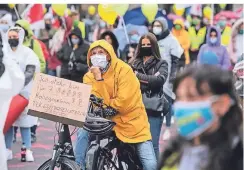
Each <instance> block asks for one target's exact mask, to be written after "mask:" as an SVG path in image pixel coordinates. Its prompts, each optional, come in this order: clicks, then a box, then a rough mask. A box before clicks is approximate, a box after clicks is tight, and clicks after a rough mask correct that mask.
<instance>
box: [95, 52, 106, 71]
mask: <svg viewBox="0 0 244 170" xmlns="http://www.w3.org/2000/svg"><path fill="white" fill-rule="evenodd" d="M91 63H92V65H93V66H95V67H100V68H101V69H102V70H104V69H106V67H107V65H108V61H107V56H106V55H104V54H95V55H92V56H91Z"/></svg>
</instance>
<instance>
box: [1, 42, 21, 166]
mask: <svg viewBox="0 0 244 170" xmlns="http://www.w3.org/2000/svg"><path fill="white" fill-rule="evenodd" d="M24 81H25V77H24V74H23V72H22V71H21V69H20V67H19V66H18V65H17V63H16V62H15V61H13V60H12V59H11V58H8V57H7V56H6V55H4V52H3V46H2V43H1V42H0V113H1V115H0V150H1V151H2V152H1V153H0V169H1V170H7V169H8V168H7V158H6V153H5V152H4V151H5V150H6V145H5V141H4V134H3V128H4V124H5V120H6V118H7V114H8V110H9V107H10V103H11V100H12V98H13V97H14V96H15V95H17V94H19V93H20V90H21V89H22V88H23V87H24Z"/></svg>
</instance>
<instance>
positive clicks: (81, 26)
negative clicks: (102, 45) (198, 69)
mask: <svg viewBox="0 0 244 170" xmlns="http://www.w3.org/2000/svg"><path fill="white" fill-rule="evenodd" d="M71 19H72V22H73V28H76V27H78V28H79V29H80V30H81V33H82V38H83V39H86V40H87V36H88V35H87V34H86V24H85V23H84V22H82V21H80V14H79V13H78V12H77V11H72V12H71Z"/></svg>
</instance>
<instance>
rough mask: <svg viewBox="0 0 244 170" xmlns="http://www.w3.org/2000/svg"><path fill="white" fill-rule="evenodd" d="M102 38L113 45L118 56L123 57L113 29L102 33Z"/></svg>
mask: <svg viewBox="0 0 244 170" xmlns="http://www.w3.org/2000/svg"><path fill="white" fill-rule="evenodd" d="M99 39H100V40H106V41H107V42H108V43H109V44H111V45H112V46H113V49H114V52H115V54H116V56H117V57H119V58H120V57H121V52H120V50H119V42H118V40H117V38H116V36H115V35H114V33H113V32H112V31H105V32H103V33H102V34H101V36H100V38H99Z"/></svg>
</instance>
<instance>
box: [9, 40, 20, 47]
mask: <svg viewBox="0 0 244 170" xmlns="http://www.w3.org/2000/svg"><path fill="white" fill-rule="evenodd" d="M8 43H9V45H10V47H17V46H18V45H19V39H9V40H8Z"/></svg>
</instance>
